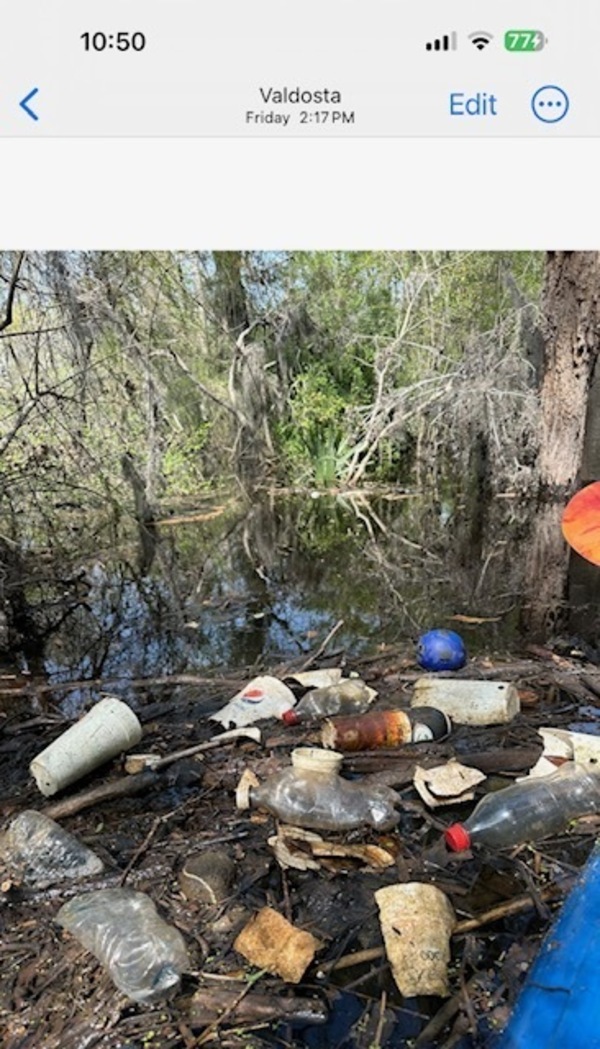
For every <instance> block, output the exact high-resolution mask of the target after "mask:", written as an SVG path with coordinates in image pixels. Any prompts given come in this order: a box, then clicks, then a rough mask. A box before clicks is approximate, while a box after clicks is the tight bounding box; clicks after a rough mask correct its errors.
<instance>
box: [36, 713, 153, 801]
mask: <svg viewBox="0 0 600 1049" xmlns="http://www.w3.org/2000/svg"><path fill="white" fill-rule="evenodd" d="M141 738H142V726H141V725H140V723H139V721H138V719H137V717H136V716H135V714H134V712H133V710H132V709H131V707H128V706H127V703H123V702H122V701H121V700H120V699H115V698H114V697H112V696H107V697H106V698H105V699H101V700H100V701H99V702H98V703H96V704H95V706H93V707H92V709H91V710H90V711H89V712H88V713H87V714H86V715H85V717H82V718H81V719H80V720H79V721H77V722H76V723H75V724H74V725H71V727H70V728H69V729H67V731H66V732H63V734H62V735H61V736H59V737H58V739H55V740H54V742H53V743H51V744H50V746H48V747H46V749H45V750H43V751H42V752H41V754H38V755H37V757H35V758H34V759H33V761H32V762H31V764H30V766H29V771H30V772H31V775H32V776H33V778H34V779H35V781H36V783H37V786H38V789H39V790H40V791H41V792H42V794H44V795H45V796H46V797H50V795H52V794H56V793H57V791H59V790H62V789H63V787H68V786H69V784H70V783H75V781H76V780H78V779H81V778H82V777H83V776H86V775H87V773H88V772H92V771H93V769H95V768H98V766H99V765H104V763H105V762H107V761H110V760H111V758H114V757H116V756H117V754H121V753H122V752H123V751H124V750H127V749H128V748H129V747H132V746H134V745H135V744H136V743H139V741H140V739H141Z"/></svg>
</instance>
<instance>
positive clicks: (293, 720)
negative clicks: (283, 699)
mask: <svg viewBox="0 0 600 1049" xmlns="http://www.w3.org/2000/svg"><path fill="white" fill-rule="evenodd" d="M281 720H282V721H283V723H284V725H298V724H300V715H299V714H297V713H296V711H295V710H284V712H283V714H282V715H281Z"/></svg>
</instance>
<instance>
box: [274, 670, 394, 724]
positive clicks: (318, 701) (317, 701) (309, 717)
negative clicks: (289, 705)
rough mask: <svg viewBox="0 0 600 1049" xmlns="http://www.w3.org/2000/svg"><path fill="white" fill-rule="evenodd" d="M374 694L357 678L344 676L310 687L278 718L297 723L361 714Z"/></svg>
mask: <svg viewBox="0 0 600 1049" xmlns="http://www.w3.org/2000/svg"><path fill="white" fill-rule="evenodd" d="M376 695H377V693H376V692H375V691H374V689H372V688H369V686H368V685H365V683H364V681H361V680H360V678H345V679H344V680H343V681H339V682H338V683H337V685H327V686H326V687H325V688H313V689H312V691H311V692H307V693H306V695H305V696H303V697H302V699H301V700H300V701H299V702H298V703H297V704H296V706H295V707H294V708H293V709H292V710H286V711H285V713H284V714H282V716H281V720H282V721H283V722H284V724H286V725H299V724H300V723H301V722H304V721H318V720H319V719H320V718H327V717H331V716H332V715H335V714H363V713H364V711H365V710H367V708H368V707H369V705H370V704H371V703H372V702H373V700H374V699H375V696H376Z"/></svg>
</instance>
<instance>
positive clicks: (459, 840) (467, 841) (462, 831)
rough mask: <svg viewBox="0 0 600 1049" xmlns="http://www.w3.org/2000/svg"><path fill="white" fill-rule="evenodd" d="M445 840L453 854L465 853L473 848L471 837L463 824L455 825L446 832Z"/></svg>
mask: <svg viewBox="0 0 600 1049" xmlns="http://www.w3.org/2000/svg"><path fill="white" fill-rule="evenodd" d="M444 838H445V841H446V845H447V846H448V848H449V849H451V850H452V852H464V851H465V849H469V848H470V847H471V835H470V834H469V832H468V830H467V828H466V827H465V826H464V824H463V823H453V824H452V826H451V827H448V829H447V830H446V831H445V832H444Z"/></svg>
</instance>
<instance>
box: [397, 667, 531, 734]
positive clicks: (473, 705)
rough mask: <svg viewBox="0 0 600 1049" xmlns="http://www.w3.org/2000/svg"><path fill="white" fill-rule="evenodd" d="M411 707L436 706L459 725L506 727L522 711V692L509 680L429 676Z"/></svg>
mask: <svg viewBox="0 0 600 1049" xmlns="http://www.w3.org/2000/svg"><path fill="white" fill-rule="evenodd" d="M410 705H411V707H435V708H436V709H437V710H441V711H443V713H444V714H446V715H447V716H448V717H449V718H450V719H451V720H452V722H453V723H454V724H455V725H502V724H505V723H506V722H508V721H512V719H513V718H514V717H515V715H516V714H518V713H519V711H520V709H521V703H520V701H519V693H518V692H517V690H516V688H515V686H514V685H513V684H511V683H510V682H508V681H463V680H462V679H460V678H445V677H438V676H437V675H435V676H433V675H432V676H429V675H427V676H425V677H422V678H419V680H418V681H417V682H416V684H415V688H414V692H413V696H412V699H411V702H410Z"/></svg>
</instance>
